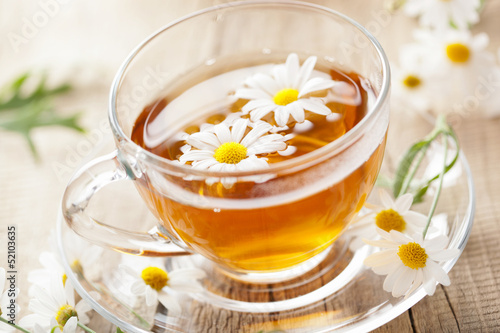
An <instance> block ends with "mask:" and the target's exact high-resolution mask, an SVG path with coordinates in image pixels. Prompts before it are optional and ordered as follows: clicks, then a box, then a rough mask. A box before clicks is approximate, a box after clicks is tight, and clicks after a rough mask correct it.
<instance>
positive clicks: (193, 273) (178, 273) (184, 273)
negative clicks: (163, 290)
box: [168, 268, 207, 279]
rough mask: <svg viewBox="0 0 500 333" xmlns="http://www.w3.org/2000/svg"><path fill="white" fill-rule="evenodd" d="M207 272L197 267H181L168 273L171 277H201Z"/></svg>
mask: <svg viewBox="0 0 500 333" xmlns="http://www.w3.org/2000/svg"><path fill="white" fill-rule="evenodd" d="M206 275H207V274H206V273H205V272H204V271H203V270H201V269H198V268H181V269H176V270H175V271H172V272H170V273H168V276H169V277H170V278H171V279H183V278H185V279H203V278H204V277H205V276H206Z"/></svg>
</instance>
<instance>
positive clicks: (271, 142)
mask: <svg viewBox="0 0 500 333" xmlns="http://www.w3.org/2000/svg"><path fill="white" fill-rule="evenodd" d="M249 126H250V123H249V120H248V119H238V120H236V121H235V122H234V123H233V124H232V125H228V124H226V123H220V124H217V125H215V126H213V128H209V129H207V130H204V131H200V132H197V133H193V134H191V135H189V136H187V137H186V142H187V145H185V146H184V147H183V149H182V150H183V155H181V157H180V158H179V161H180V162H181V163H186V162H191V165H192V167H193V168H194V169H199V170H209V171H222V172H234V171H251V170H258V169H265V168H268V167H269V164H268V163H267V160H266V159H265V158H263V157H258V156H257V155H260V154H268V153H273V152H277V151H282V150H285V149H286V147H287V144H286V143H285V141H286V140H288V139H289V138H290V136H289V135H287V136H283V135H281V134H269V131H270V130H271V129H272V126H271V125H270V124H268V123H266V122H263V121H260V122H257V123H255V124H252V127H253V128H252V129H251V130H250V131H249V132H248V133H247V131H248V129H249V128H250V127H249ZM215 181H217V180H216V179H214V180H210V182H211V183H213V182H215ZM210 182H208V180H207V183H210ZM221 182H222V184H223V185H224V186H225V187H226V188H230V187H231V186H232V185H233V184H234V183H235V182H236V179H235V178H234V177H224V178H222V179H221Z"/></svg>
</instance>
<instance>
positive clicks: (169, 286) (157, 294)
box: [120, 262, 205, 315]
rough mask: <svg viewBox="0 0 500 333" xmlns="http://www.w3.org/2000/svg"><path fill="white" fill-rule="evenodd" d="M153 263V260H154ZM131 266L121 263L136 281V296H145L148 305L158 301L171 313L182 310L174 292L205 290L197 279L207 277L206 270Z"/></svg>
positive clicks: (133, 289) (134, 288) (125, 271)
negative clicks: (172, 269) (167, 269)
mask: <svg viewBox="0 0 500 333" xmlns="http://www.w3.org/2000/svg"><path fill="white" fill-rule="evenodd" d="M152 263H153V262H152ZM142 266H143V267H137V266H135V267H133V268H132V267H130V266H128V265H126V264H122V265H120V269H121V270H122V271H123V272H124V273H126V274H127V275H129V276H131V277H132V278H133V279H134V280H135V281H134V282H133V283H132V285H131V288H130V289H131V290H130V291H131V292H132V294H134V295H136V296H144V297H145V299H146V305H148V306H153V305H156V304H157V303H158V301H159V302H160V303H161V304H162V305H163V306H164V307H165V308H167V310H168V311H169V314H170V315H171V314H180V313H181V312H182V309H181V306H180V304H179V302H178V301H177V300H176V298H175V297H174V296H172V293H176V292H177V293H179V292H180V293H199V292H201V291H203V288H202V286H201V285H200V284H199V283H198V281H197V280H199V279H202V278H204V277H205V272H204V271H202V270H200V269H197V268H184V269H178V270H174V271H171V272H167V271H166V270H165V269H163V268H160V267H157V266H154V265H142Z"/></svg>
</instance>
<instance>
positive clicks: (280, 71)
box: [272, 65, 289, 89]
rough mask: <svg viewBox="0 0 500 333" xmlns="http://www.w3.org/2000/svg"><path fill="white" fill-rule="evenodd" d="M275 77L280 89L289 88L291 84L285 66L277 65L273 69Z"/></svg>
mask: <svg viewBox="0 0 500 333" xmlns="http://www.w3.org/2000/svg"><path fill="white" fill-rule="evenodd" d="M272 72H273V77H274V79H275V80H276V82H277V84H278V86H279V87H280V88H282V89H283V88H289V87H288V85H289V82H287V80H286V79H287V77H286V76H287V74H286V67H285V65H276V66H274V67H273V70H272Z"/></svg>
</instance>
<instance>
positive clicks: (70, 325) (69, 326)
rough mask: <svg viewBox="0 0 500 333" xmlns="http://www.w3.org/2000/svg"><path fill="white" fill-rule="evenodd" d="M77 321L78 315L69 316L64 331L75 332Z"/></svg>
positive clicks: (64, 332) (66, 332) (65, 332)
mask: <svg viewBox="0 0 500 333" xmlns="http://www.w3.org/2000/svg"><path fill="white" fill-rule="evenodd" d="M77 322H78V318H76V317H71V318H69V319H68V321H67V322H66V324H65V325H64V329H63V333H75V332H76V325H77Z"/></svg>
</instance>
